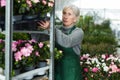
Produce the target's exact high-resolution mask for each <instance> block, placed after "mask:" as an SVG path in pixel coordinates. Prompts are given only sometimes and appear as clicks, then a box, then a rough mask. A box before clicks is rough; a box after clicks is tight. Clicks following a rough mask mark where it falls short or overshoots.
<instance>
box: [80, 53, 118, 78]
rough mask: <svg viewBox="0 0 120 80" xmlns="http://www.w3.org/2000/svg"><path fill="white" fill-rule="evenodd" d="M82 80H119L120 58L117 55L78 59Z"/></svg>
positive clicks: (89, 56)
mask: <svg viewBox="0 0 120 80" xmlns="http://www.w3.org/2000/svg"><path fill="white" fill-rule="evenodd" d="M80 60H81V61H80V62H81V67H82V70H83V71H82V72H83V75H84V80H115V79H116V80H119V78H120V76H119V74H120V65H119V64H120V58H119V57H118V56H117V54H102V55H94V56H92V55H90V54H83V55H81V57H80Z"/></svg>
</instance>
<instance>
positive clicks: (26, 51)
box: [0, 39, 62, 68]
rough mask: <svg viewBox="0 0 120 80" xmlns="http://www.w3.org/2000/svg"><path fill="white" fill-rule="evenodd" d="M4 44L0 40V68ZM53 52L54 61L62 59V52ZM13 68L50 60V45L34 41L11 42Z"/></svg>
mask: <svg viewBox="0 0 120 80" xmlns="http://www.w3.org/2000/svg"><path fill="white" fill-rule="evenodd" d="M4 48H5V42H4V40H2V39H0V66H1V64H2V65H5V64H4V61H5V59H4V57H3V56H5V54H4V53H5V52H4ZM54 51H55V59H57V60H58V59H60V58H61V57H62V51H61V50H58V49H57V48H55V49H54ZM12 52H13V67H14V68H19V67H21V66H29V65H35V64H36V63H37V62H39V61H41V60H46V59H49V58H50V44H49V43H48V42H47V41H46V42H37V41H35V40H33V39H32V40H17V41H13V42H12Z"/></svg>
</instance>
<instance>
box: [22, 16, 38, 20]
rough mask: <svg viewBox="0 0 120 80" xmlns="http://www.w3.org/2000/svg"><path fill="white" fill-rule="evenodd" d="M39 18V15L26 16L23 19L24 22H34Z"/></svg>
mask: <svg viewBox="0 0 120 80" xmlns="http://www.w3.org/2000/svg"><path fill="white" fill-rule="evenodd" d="M37 17H38V16H37V15H24V16H23V19H24V20H32V19H36V18H37Z"/></svg>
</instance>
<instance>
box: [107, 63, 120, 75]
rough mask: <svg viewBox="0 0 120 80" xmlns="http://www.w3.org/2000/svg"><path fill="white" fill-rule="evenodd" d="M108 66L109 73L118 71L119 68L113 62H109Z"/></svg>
mask: <svg viewBox="0 0 120 80" xmlns="http://www.w3.org/2000/svg"><path fill="white" fill-rule="evenodd" d="M109 68H110V69H111V71H110V73H115V72H119V71H120V69H119V68H118V67H117V66H116V65H115V64H111V65H110V66H109Z"/></svg>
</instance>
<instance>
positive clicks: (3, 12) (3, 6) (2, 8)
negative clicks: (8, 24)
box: [0, 0, 6, 15]
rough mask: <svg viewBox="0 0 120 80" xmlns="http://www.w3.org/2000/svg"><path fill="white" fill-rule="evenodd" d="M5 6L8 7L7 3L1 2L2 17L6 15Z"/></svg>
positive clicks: (0, 12)
mask: <svg viewBox="0 0 120 80" xmlns="http://www.w3.org/2000/svg"><path fill="white" fill-rule="evenodd" d="M5 5H6V1H5V0H1V1H0V15H4V14H5Z"/></svg>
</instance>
